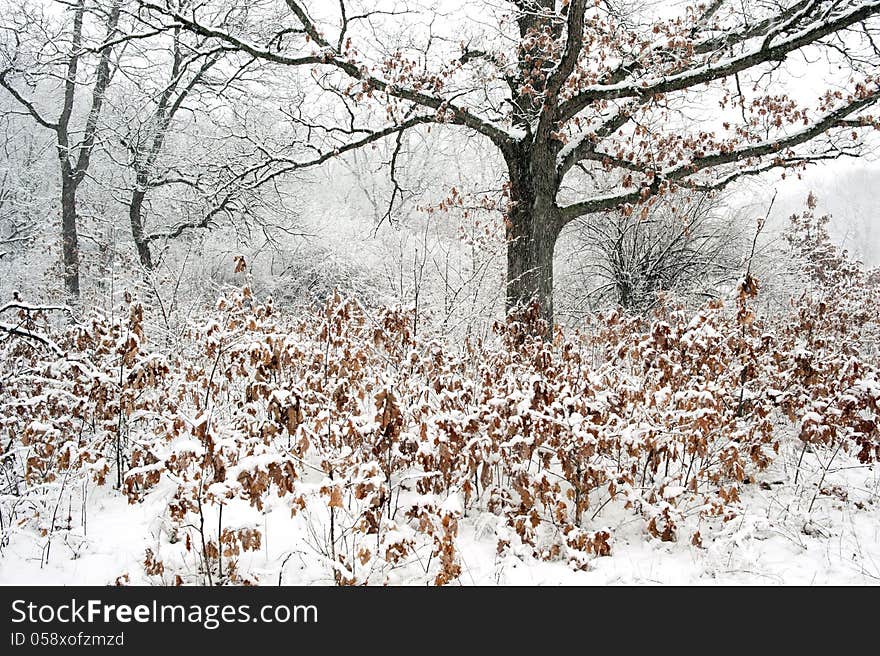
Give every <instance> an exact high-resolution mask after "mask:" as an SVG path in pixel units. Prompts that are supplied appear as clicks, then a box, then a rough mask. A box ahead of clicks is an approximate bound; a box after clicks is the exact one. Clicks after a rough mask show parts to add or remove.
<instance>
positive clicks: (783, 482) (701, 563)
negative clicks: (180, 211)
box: [0, 445, 880, 585]
mask: <svg viewBox="0 0 880 656" xmlns="http://www.w3.org/2000/svg"><path fill="white" fill-rule="evenodd" d="M796 446H797V445H791V446H790V448H789V449H788V450H787V451H786V454H785V455H784V456H782V457H780V458H779V459H778V460H777V462H776V464H774V465H773V466H772V467H771V468H770V469H769V470H767V471H766V472H764V473H763V474H762V475H761V476H760V478H759V480H758V481H757V482H755V483H753V484H749V485H746V486H744V489H743V494H742V499H743V502H742V507H743V512H742V513H741V515H740V516H739V517H737V518H736V519H734V520H732V521H730V522H727V523H722V524H719V525H718V526H717V527H716V529H715V530H714V531H709V530H707V529H708V527H706V529H702V527H701V529H702V530H703V546H702V547H696V546H693V545H691V544H690V541H689V539H688V538H687V537H686V536H684V535H682V536H681V537H680V539H679V540H678V541H677V542H661V541H660V540H658V539H655V538H651V537H650V536H649V535H648V533H647V532H646V531H645V529H644V522H643V521H642V520H641V518H639V517H637V516H634V515H632V514H626V513H623V512H621V513H619V514H618V515H616V516H611V515H606V516H604V517H601V518H599V519H597V520H595V521H596V522H597V525H596V526H591V528H599V527H601V526H603V525H605V526H610V527H611V528H612V535H613V538H612V540H613V541H612V546H613V552H612V555H611V556H608V557H603V558H596V559H594V560H592V561H591V563H590V569H589V570H588V571H575V570H573V569H572V568H571V567H570V566H569V565H567V564H566V563H565V562H563V561H556V562H544V561H540V560H536V559H534V558H531V557H518V556H516V555H513V554H506V555H504V556H499V555H498V554H497V550H496V542H497V537H496V535H495V526H496V525H497V518H496V517H495V516H494V515H491V514H490V513H486V512H476V513H475V512H474V510H473V509H471V510H470V511H469V512H468V514H467V515H466V516H465V517H464V518H463V519H462V520H461V522H460V535H459V538H458V547H459V553H460V559H461V565H462V575H461V577H460V580H459V583H460V584H462V585H617V584H647V585H650V584H672V585H711V584H731V585H739V584H794V585H824V584H877V583H878V582H880V467H878V466H877V465H876V464H875V465H860V464H859V463H858V462H857V461H856V460H855V459H852V458H850V457H848V456H846V455H845V454H839V455H837V456H836V458H835V460H834V461H833V462H832V463H831V466H830V467H829V466H828V462H827V457H828V454H818V453H817V454H811V453H806V454H805V457H804V459H803V461H802V464H801V474H800V475H799V476H798V483H797V485H795V483H794V478H795V472H796V471H797V469H796V465H797V462H798V459H799V457H800V450H799V449H798V448H796ZM826 467H827V470H828V471H827V473H826V474H825V475H824V480H822V479H823V472H824V470H825V468H826ZM819 481H821V483H822V484H821V489H822V490H824V493H819V494H817V490H818V489H819V487H818V485H817V484H818V483H819ZM814 498H815V500H814ZM811 504H812V506H813V508H812V511H810V505H811ZM163 507H164V503H163V500H162V499H161V495H160V494H158V493H157V494H156V495H153V496H151V497H150V498H149V499H148V500H147V501H145V502H144V503H141V504H135V505H129V504H128V502H127V501H126V499H125V498H123V497H122V496H120V495H118V494H117V493H115V492H114V491H113V490H109V489H104V490H97V491H93V492H92V496H91V498H90V499H89V503H88V506H87V508H88V512H87V527H86V528H87V530H86V534H85V536H82V535H78V536H77V535H75V534H73V533H71V534H69V535H66V536H64V537H59V536H55V537H53V539H52V541H51V547H50V549H49V553H48V556H46V552H45V545H46V540H45V539H40V538H38V537H37V536H34V535H32V534H31V535H28V534H21V533H20V534H18V535H16V536H15V538H14V539H13V540H12V542H11V543H10V544H9V545H8V546H7V547H6V548H5V549H4V550H3V552H2V555H0V584H3V585H59V584H60V585H104V584H113V583H114V582H115V581H116V580H117V577H120V576H122V575H123V574H128V576H129V581H130V583H132V584H140V585H143V584H152V585H155V584H158V583H160V581H159V580H157V579H156V578H155V577H152V578H149V577H146V576H145V575H144V573H143V566H142V563H143V558H144V552H145V549H146V548H153V549H154V550H155V551H157V552H158V551H159V547H160V543H161V542H163V541H164V542H165V543H167V535H166V534H165V532H164V529H163V523H162V521H161V519H160V518H159V517H160V515H161V512H162V510H163ZM262 520H263V531H264V533H263V535H264V541H263V545H262V547H261V549H260V551H259V552H255V553H245V554H244V555H243V556H242V559H241V570H242V571H249V572H252V573H256V574H257V575H258V576H259V579H260V582H261V583H262V584H266V585H278V584H279V581H280V582H281V583H282V584H284V585H328V584H331V583H332V577H331V575H330V573H329V569H328V568H327V567H326V565H324V564H322V563H323V559H322V557H321V556H320V555H318V554H317V553H316V551H315V549H314V546H313V545H310V540H309V538H308V535H307V534H306V531H305V530H304V522H305V521H306V518H297V519H291V518H290V513H289V511H288V509H287V508H286V506H283V505H278V506H277V507H275V508H274V509H272V508H267V512H265V513H264V515H263V517H262ZM694 521H696V518H694ZM600 522H601V523H600ZM688 535H689V534H688ZM422 555H423V556H424V555H427V554H422ZM41 556H42V558H41ZM41 560H42V562H41ZM282 565H283V566H282ZM417 570H418V567H413V563H410V564H409V566H406V567H403V568H401V569H400V570H399V571H398V570H394V571H392V573H391V574H390V575H389V577H388V580H387V582H388V583H389V584H420V585H421V584H424V583H425V579H424V578H422V579H420V578H419V577H418V576H417V575H414V574H413V572H414V571H417ZM166 582H167V581H166Z"/></svg>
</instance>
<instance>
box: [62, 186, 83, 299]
mask: <svg viewBox="0 0 880 656" xmlns="http://www.w3.org/2000/svg"><path fill="white" fill-rule="evenodd" d="M76 188H77V183H76V180H74V179H72V177H71V176H70V175H67V174H66V173H64V172H62V175H61V263H62V265H63V266H64V288H65V289H66V290H67V293H68V294H70V295H71V296H73V297H75V298H79V239H78V236H77V227H76V222H77V217H76Z"/></svg>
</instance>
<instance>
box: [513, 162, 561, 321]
mask: <svg viewBox="0 0 880 656" xmlns="http://www.w3.org/2000/svg"><path fill="white" fill-rule="evenodd" d="M507 164H508V172H509V174H510V207H509V208H508V212H507V217H506V218H507V310H508V312H509V311H511V310H515V309H518V308H520V309H521V308H524V307H526V306H528V305H530V304H532V303H537V305H538V311H539V313H540V318H541V319H543V320H544V321H546V322H547V326H548V328H549V329H551V330H552V327H553V251H554V249H555V246H556V239H557V238H558V237H559V233H560V227H561V225H560V221H559V217H558V216H557V212H556V205H555V189H556V188H555V179H553V178H552V176H554V175H555V168H554V167H552V166H549V167H543V166H540V164H541V162H540V158H534V157H532V156H531V154H530V153H528V152H525V151H521V152H520V153H519V154H518V155H517V156H514V157H511V158H508V161H507ZM548 334H549V332H548Z"/></svg>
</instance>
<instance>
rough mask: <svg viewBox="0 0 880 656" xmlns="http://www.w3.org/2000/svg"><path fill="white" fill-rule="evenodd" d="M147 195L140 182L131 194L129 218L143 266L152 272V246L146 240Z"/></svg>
mask: <svg viewBox="0 0 880 656" xmlns="http://www.w3.org/2000/svg"><path fill="white" fill-rule="evenodd" d="M146 195H147V191H146V189H145V188H144V187H143V186H141V184H140V181H138V184H137V186H135V189H134V191H133V192H132V194H131V201H130V202H129V204H128V218H129V221H130V222H131V235H132V237H133V238H134V244H135V246H136V247H137V252H138V258H139V259H140V261H141V266H143V267H144V268H145V269H146V270H147V271H152V269H153V257H152V255H151V254H150V245H149V243H147V240H146V239H145V238H144V219H143V208H144V198H145V197H146Z"/></svg>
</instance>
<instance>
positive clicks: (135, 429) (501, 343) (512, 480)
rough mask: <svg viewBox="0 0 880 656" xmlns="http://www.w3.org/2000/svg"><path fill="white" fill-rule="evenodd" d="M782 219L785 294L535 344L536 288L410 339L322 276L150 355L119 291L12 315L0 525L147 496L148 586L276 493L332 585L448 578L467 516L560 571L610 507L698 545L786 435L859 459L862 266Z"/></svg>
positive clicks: (255, 545)
mask: <svg viewBox="0 0 880 656" xmlns="http://www.w3.org/2000/svg"><path fill="white" fill-rule="evenodd" d="M792 225H793V228H792V231H791V244H792V247H793V248H796V249H799V250H798V252H799V256H798V257H799V258H800V260H799V261H801V262H802V263H803V266H804V267H805V270H806V272H807V274H808V275H809V277H810V279H811V280H812V281H813V282H812V287H811V288H810V290H809V291H808V293H805V294H803V295H802V296H800V297H798V298H795V299H792V302H791V305H790V309H789V310H788V311H787V312H781V313H775V314H772V315H769V316H762V315H761V314H760V313H759V312H758V311H757V310H756V307H757V306H756V303H755V300H756V297H757V296H758V294H759V283H758V281H757V280H755V278H754V277H753V276H751V275H750V274H746V275H744V276H743V278H742V279H741V280H740V281H739V283H738V285H737V287H736V294H735V297H734V298H733V299H732V301H731V302H729V303H725V302H723V301H722V300H714V301H712V302H709V303H707V304H706V305H705V306H703V307H702V308H701V309H700V310H699V311H697V312H696V313H694V312H692V311H690V310H688V309H685V308H684V307H683V306H677V305H676V304H675V303H674V302H672V301H670V300H668V299H667V300H666V301H665V302H664V303H662V304H660V305H658V306H657V307H656V308H655V309H654V310H653V311H652V312H651V314H650V315H646V316H636V317H631V316H627V315H625V314H623V313H621V312H619V311H614V312H609V313H605V314H602V315H596V316H594V317H592V318H591V319H590V320H589V321H587V322H585V323H584V324H583V325H582V326H581V327H580V328H579V329H578V330H573V331H570V332H568V333H564V332H563V331H562V330H561V329H559V328H557V330H556V332H555V333H554V335H553V339H551V340H546V339H541V338H539V337H536V335H538V334H541V333H543V332H544V331H542V330H540V329H539V328H538V327H536V325H535V324H536V322H539V321H540V319H539V318H538V316H539V315H538V312H537V310H536V308H527V309H526V310H524V311H522V312H520V313H516V314H511V315H510V316H509V317H508V318H507V319H506V321H503V322H498V323H496V325H495V328H494V333H493V335H492V336H490V338H488V339H484V340H477V339H463V340H461V341H458V342H456V343H453V342H452V341H451V340H447V339H442V338H439V337H437V336H432V335H430V334H427V333H425V334H422V333H414V331H413V325H414V322H413V317H412V311H411V310H407V309H401V308H399V307H380V308H369V307H366V306H364V305H362V304H360V303H359V302H357V301H355V300H350V299H349V300H346V299H343V298H341V297H340V296H339V295H335V296H333V297H331V298H330V299H329V300H328V301H327V302H326V304H325V305H324V308H323V310H322V311H314V312H305V313H303V314H302V315H301V316H297V317H293V316H289V315H287V314H285V313H283V312H281V311H279V310H278V308H277V307H276V305H275V304H274V303H273V301H272V300H271V299H267V300H263V301H261V300H258V299H257V298H256V297H255V296H254V294H253V293H252V292H251V290H250V289H249V288H248V287H245V288H243V289H241V290H240V291H238V292H236V293H230V294H227V295H226V296H224V297H222V298H221V299H220V300H219V301H218V303H217V305H216V307H215V309H214V310H213V311H212V312H211V313H210V316H207V317H203V318H202V319H200V320H199V321H198V322H197V323H194V324H193V325H191V326H189V328H188V329H187V331H186V333H185V334H184V335H183V336H182V337H181V339H180V340H179V341H178V343H176V345H175V348H174V350H171V349H170V348H167V347H163V346H161V345H162V344H163V343H164V342H162V340H155V341H154V340H152V339H151V336H150V335H149V333H148V332H147V328H145V323H144V321H143V311H142V307H141V305H140V304H139V303H138V302H137V301H135V300H134V299H128V300H127V302H126V308H125V311H124V312H115V313H113V314H111V315H109V316H108V315H101V314H97V313H96V314H93V315H92V316H90V317H89V318H88V319H87V320H86V321H83V322H81V323H78V324H77V323H75V324H72V325H69V326H68V327H66V328H59V327H57V326H54V327H53V326H50V325H48V324H45V323H44V324H39V322H38V320H39V317H40V315H41V313H40V312H37V311H34V310H32V309H18V310H15V311H16V312H18V317H19V321H20V322H21V323H20V324H19V325H20V326H24V327H25V328H26V329H27V330H25V331H21V330H19V331H18V332H17V333H15V334H13V333H12V332H11V331H10V330H9V329H10V328H11V327H12V324H4V325H5V326H6V328H5V332H6V333H7V335H8V338H7V339H5V340H4V341H3V342H2V345H0V348H2V357H3V361H4V364H5V367H4V371H6V372H7V373H6V374H5V377H4V380H3V387H2V391H0V403H2V417H3V420H2V421H3V423H2V430H3V435H4V442H3V445H2V447H3V451H2V458H3V463H4V474H5V477H6V478H5V481H6V482H5V483H4V486H5V487H4V490H3V496H2V497H0V498H2V504H0V514H2V518H3V527H2V530H3V533H4V536H8V535H10V534H11V533H12V532H15V531H26V530H27V531H33V532H34V537H35V539H37V540H41V541H42V543H43V544H44V545H45V547H46V549H48V546H49V545H50V544H51V540H52V539H53V536H58V535H61V534H63V535H65V536H72V538H71V539H73V538H75V537H76V535H78V531H79V526H78V525H79V524H80V523H81V522H82V521H84V519H85V518H84V517H83V518H82V519H77V518H76V517H75V516H74V515H75V513H73V512H72V511H71V509H72V508H78V507H80V502H81V498H82V495H83V494H84V493H86V492H87V490H88V489H91V488H93V487H94V486H105V487H113V488H117V489H118V492H114V494H124V495H126V496H127V497H128V499H129V500H130V502H131V503H132V504H146V503H152V502H156V501H158V502H159V503H160V504H161V507H162V508H163V509H164V510H163V511H162V513H161V517H160V518H159V519H158V521H159V523H160V526H161V530H160V532H159V537H158V541H157V544H155V545H151V546H150V547H149V549H147V550H146V551H145V554H144V575H145V576H146V577H148V578H150V579H154V580H156V581H158V582H162V583H168V584H171V583H177V584H182V583H192V582H197V583H213V584H219V583H224V584H226V583H228V584H243V583H258V582H260V581H264V580H265V578H264V571H263V570H261V568H256V567H253V566H252V565H251V563H252V562H253V561H252V558H251V556H252V555H253V554H254V552H256V551H258V550H260V549H261V545H263V544H264V541H265V539H266V536H265V535H264V530H263V528H262V527H263V523H262V522H263V516H264V515H265V514H267V513H278V512H279V511H281V512H282V513H283V514H284V515H285V516H286V518H287V519H286V520H285V521H286V522H289V530H290V532H295V533H297V534H298V535H299V536H300V537H301V539H300V543H301V544H302V545H304V546H303V551H302V552H301V553H300V554H299V555H300V556H301V557H303V558H312V559H313V560H314V561H315V562H317V563H319V565H320V567H322V568H323V569H324V571H325V572H327V579H328V580H330V581H333V582H335V583H337V584H359V583H384V582H395V581H400V580H409V581H411V580H424V581H430V582H433V583H437V584H444V583H450V582H453V581H455V580H457V578H458V577H460V575H461V573H462V558H461V547H460V544H459V540H460V536H459V526H460V523H461V521H462V519H463V518H465V517H467V516H469V515H473V514H480V515H481V516H485V517H489V518H491V526H492V528H493V529H494V533H495V540H496V542H497V549H498V552H499V554H512V555H514V556H519V557H523V558H541V559H548V560H563V561H565V562H567V563H569V564H570V565H571V566H572V567H575V568H587V567H589V566H590V563H591V562H592V561H593V559H595V558H597V557H602V556H605V555H608V554H609V553H611V551H612V550H613V549H614V540H615V531H616V528H617V525H618V524H619V523H620V522H621V521H625V520H622V519H621V518H623V517H626V516H630V517H635V518H637V520H638V521H641V522H642V525H643V526H644V535H645V538H646V539H652V538H656V539H659V540H663V541H672V540H676V539H685V540H688V541H689V542H691V543H692V544H694V545H696V547H699V546H700V545H702V543H703V541H704V540H705V539H706V538H707V537H708V536H711V535H713V534H714V533H716V532H718V531H721V530H723V526H724V525H725V524H726V523H727V522H730V520H732V519H733V518H736V517H738V516H741V514H742V513H743V511H744V509H743V508H742V507H741V502H740V498H741V492H742V490H743V487H744V486H748V485H754V484H758V483H759V482H760V477H761V472H762V471H763V470H764V469H766V468H767V467H768V466H769V465H770V464H771V463H772V462H773V460H774V458H776V457H777V454H778V453H779V452H780V447H781V445H782V444H783V443H784V442H785V441H789V442H791V441H796V440H800V442H801V443H802V444H803V447H802V448H803V449H804V450H806V449H807V448H809V449H814V450H816V449H820V450H825V451H827V453H828V454H829V455H830V459H829V460H828V463H829V464H830V460H831V459H833V457H834V455H836V454H837V453H838V452H839V451H841V450H846V451H849V452H851V453H853V454H855V455H856V456H857V457H858V458H859V459H860V460H862V461H863V462H866V463H868V462H875V461H877V460H878V459H880V429H878V412H880V377H878V369H877V364H878V363H877V361H876V352H874V351H873V350H872V349H871V348H870V346H869V342H868V341H866V340H865V337H866V336H871V335H875V334H876V329H877V321H878V317H880V312H878V309H880V298H878V288H877V285H876V282H875V281H874V280H873V279H872V278H871V277H870V276H868V275H866V274H864V273H863V272H862V271H861V270H860V269H859V268H858V267H853V266H851V265H850V264H848V260H847V259H846V257H845V256H844V255H843V254H841V253H839V252H838V251H836V250H834V249H833V248H832V247H830V246H829V245H828V240H827V237H826V236H823V235H822V234H818V235H817V233H816V232H815V230H814V228H812V227H809V226H814V227H815V225H816V220H815V218H814V217H812V215H811V214H810V213H809V212H807V214H806V215H804V216H802V217H799V218H797V219H795V220H794V221H793V224H792ZM818 225H819V227H821V221H820V222H819V223H818ZM244 266H245V264H244V261H243V260H241V261H240V262H239V263H238V267H240V268H244ZM49 334H51V337H49V336H48V335H49ZM818 485H819V487H821V485H822V481H820V482H819V484H818ZM285 562H286V561H285ZM276 565H277V563H276ZM280 566H281V567H282V568H283V563H282V564H281V565H280ZM263 569H265V568H263ZM279 576H280V575H279Z"/></svg>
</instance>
